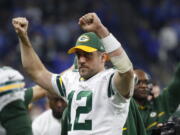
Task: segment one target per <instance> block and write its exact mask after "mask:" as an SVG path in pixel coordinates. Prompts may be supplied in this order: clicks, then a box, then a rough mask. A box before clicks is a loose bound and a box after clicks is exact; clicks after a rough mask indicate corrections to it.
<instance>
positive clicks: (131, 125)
mask: <svg viewBox="0 0 180 135" xmlns="http://www.w3.org/2000/svg"><path fill="white" fill-rule="evenodd" d="M123 135H146V129H145V127H144V123H143V120H142V118H141V114H140V112H139V110H138V107H137V104H136V102H135V101H134V99H133V98H132V99H131V101H130V106H129V113H128V117H127V120H126V124H125V125H124V128H123Z"/></svg>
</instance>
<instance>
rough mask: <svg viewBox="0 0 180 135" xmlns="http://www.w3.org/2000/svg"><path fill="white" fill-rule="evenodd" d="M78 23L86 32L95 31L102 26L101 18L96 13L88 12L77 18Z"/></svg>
mask: <svg viewBox="0 0 180 135" xmlns="http://www.w3.org/2000/svg"><path fill="white" fill-rule="evenodd" d="M79 25H80V26H81V28H82V29H83V30H85V31H87V32H95V33H96V31H97V30H98V29H99V28H100V27H102V26H103V25H102V23H101V20H100V19H99V17H98V16H97V15H96V13H88V14H85V15H84V16H82V17H81V18H80V19H79Z"/></svg>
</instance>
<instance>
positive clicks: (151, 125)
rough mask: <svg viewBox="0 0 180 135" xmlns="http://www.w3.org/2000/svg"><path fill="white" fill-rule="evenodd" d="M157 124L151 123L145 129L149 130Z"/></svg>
mask: <svg viewBox="0 0 180 135" xmlns="http://www.w3.org/2000/svg"><path fill="white" fill-rule="evenodd" d="M157 124H158V123H157V122H153V123H152V124H150V125H149V126H148V127H147V129H150V128H152V127H154V126H156V125H157Z"/></svg>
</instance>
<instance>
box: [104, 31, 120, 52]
mask: <svg viewBox="0 0 180 135" xmlns="http://www.w3.org/2000/svg"><path fill="white" fill-rule="evenodd" d="M101 42H102V44H103V45H104V48H105V51H106V52H107V53H111V52H113V51H115V50H117V49H118V48H121V43H120V42H119V41H118V40H117V39H116V38H115V37H114V36H113V35H112V34H111V33H110V34H109V35H108V36H106V37H105V38H102V39H101Z"/></svg>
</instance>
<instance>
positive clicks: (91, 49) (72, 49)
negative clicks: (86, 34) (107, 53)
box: [68, 45, 97, 54]
mask: <svg viewBox="0 0 180 135" xmlns="http://www.w3.org/2000/svg"><path fill="white" fill-rule="evenodd" d="M77 49H80V50H82V51H85V52H95V51H97V49H96V48H93V47H89V46H85V45H78V46H75V47H73V48H71V49H69V50H68V54H72V53H75V52H76V51H77Z"/></svg>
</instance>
